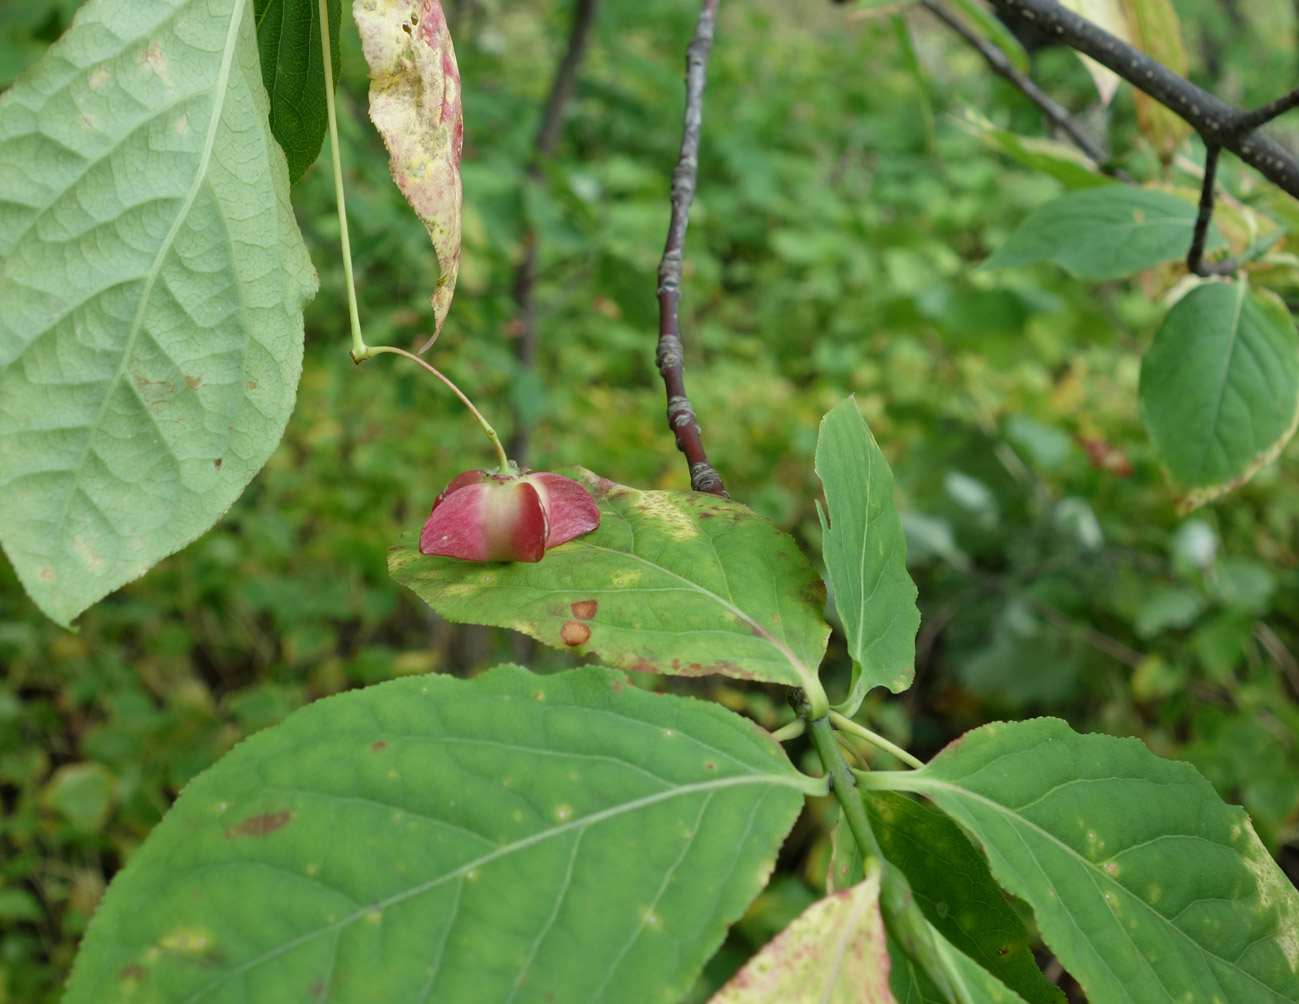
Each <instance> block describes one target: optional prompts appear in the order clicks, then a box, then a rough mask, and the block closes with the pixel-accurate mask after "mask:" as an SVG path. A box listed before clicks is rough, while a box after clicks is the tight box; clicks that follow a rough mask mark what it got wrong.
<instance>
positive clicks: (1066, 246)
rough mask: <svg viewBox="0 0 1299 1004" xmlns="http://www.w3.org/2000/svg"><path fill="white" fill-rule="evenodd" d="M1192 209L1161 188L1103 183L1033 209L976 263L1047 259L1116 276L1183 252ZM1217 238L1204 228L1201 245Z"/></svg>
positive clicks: (1089, 274)
mask: <svg viewBox="0 0 1299 1004" xmlns="http://www.w3.org/2000/svg"><path fill="white" fill-rule="evenodd" d="M1195 214H1196V208H1195V206H1194V205H1192V204H1191V203H1189V202H1184V201H1182V200H1181V199H1179V198H1177V197H1176V196H1173V195H1169V194H1168V193H1167V192H1160V191H1155V190H1153V189H1149V188H1133V187H1131V186H1130V185H1119V184H1109V185H1103V186H1100V187H1097V188H1083V189H1079V190H1078V191H1075V192H1070V193H1069V194H1067V195H1062V196H1060V198H1058V199H1052V200H1051V201H1050V202H1048V203H1046V204H1044V205H1042V206H1039V207H1038V208H1037V209H1035V210H1034V211H1033V212H1032V213H1031V214H1030V215H1029V217H1028V219H1026V220H1025V221H1024V222H1023V223H1022V224H1020V226H1019V228H1018V229H1017V230H1016V231H1015V232H1014V233H1012V234H1011V235H1010V237H1009V238H1008V239H1007V240H1006V243H1005V244H1003V245H1002V246H1001V247H999V248H998V249H997V251H996V253H995V254H993V256H992V257H991V258H989V259H988V260H987V261H986V262H984V263H983V267H984V268H1011V267H1014V266H1017V265H1033V264H1036V263H1037V262H1043V261H1050V262H1055V263H1056V264H1057V265H1059V266H1060V267H1061V268H1064V269H1066V270H1067V271H1068V272H1069V273H1071V274H1072V275H1075V276H1077V277H1078V278H1079V279H1117V278H1119V277H1120V276H1124V275H1132V274H1133V273H1135V272H1140V271H1142V270H1143V269H1147V268H1151V267H1153V266H1155V265H1159V264H1162V263H1163V262H1169V261H1178V260H1179V259H1182V258H1185V257H1186V252H1187V249H1188V248H1189V247H1190V246H1191V231H1192V229H1193V228H1194V225H1195ZM1222 243H1223V241H1222V239H1221V237H1220V236H1219V235H1218V232H1217V229H1216V228H1213V227H1211V228H1210V230H1209V239H1208V242H1207V245H1208V248H1209V249H1210V250H1211V249H1213V248H1215V247H1218V246H1221V244H1222Z"/></svg>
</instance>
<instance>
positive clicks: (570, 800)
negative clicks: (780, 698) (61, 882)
mask: <svg viewBox="0 0 1299 1004" xmlns="http://www.w3.org/2000/svg"><path fill="white" fill-rule="evenodd" d="M806 784H807V779H806V778H805V777H803V776H802V775H800V774H798V773H797V772H796V771H795V770H794V769H793V767H792V766H791V765H790V763H789V761H788V760H786V759H785V757H784V755H783V753H782V752H781V751H780V749H779V747H778V746H777V745H776V744H775V743H773V742H771V740H770V739H769V738H768V737H767V736H766V735H765V734H764V733H763V732H762V731H761V730H760V729H758V728H756V727H755V726H753V725H751V724H750V723H749V722H747V721H745V720H744V719H742V718H740V717H739V716H737V715H734V714H732V713H730V712H728V711H726V710H724V709H722V708H720V707H718V706H716V705H712V704H707V703H704V702H701V701H696V700H693V699H689V698H679V697H664V696H658V695H652V694H648V693H645V692H643V691H639V690H637V689H636V688H634V687H632V686H631V685H630V684H629V683H627V682H626V680H625V679H624V678H623V677H622V676H621V674H618V673H612V672H610V671H607V670H602V669H596V668H584V669H580V670H575V671H572V672H569V673H563V674H559V675H555V676H549V677H545V678H539V677H536V676H534V675H532V674H530V673H529V672H527V671H526V670H523V669H520V668H517V667H501V668H498V669H495V670H493V671H490V672H488V673H486V674H484V675H482V676H479V677H477V678H476V679H474V680H469V681H465V680H457V679H453V678H450V677H441V676H428V677H412V678H406V679H402V680H397V681H393V682H390V683H386V684H382V685H380V686H377V687H370V688H368V689H366V690H360V691H352V692H351V693H347V694H343V695H340V696H337V697H331V698H327V699H325V700H322V701H318V702H316V703H315V704H312V705H310V706H308V707H306V708H304V709H302V710H301V711H298V712H296V713H294V714H293V715H291V716H289V718H287V719H286V720H285V721H284V722H283V723H282V724H281V725H279V726H277V727H275V728H272V729H267V730H266V731H263V732H260V733H258V734H257V735H255V736H253V737H252V738H251V739H249V740H248V741H247V742H245V743H243V744H242V745H240V746H239V747H237V748H236V749H235V750H234V751H233V752H232V753H230V754H228V755H227V756H226V757H225V758H224V759H222V760H221V761H220V762H219V763H218V764H217V765H216V766H215V767H213V768H212V769H211V770H209V771H208V772H207V773H205V774H203V775H201V776H200V777H199V778H198V779H197V780H196V781H194V782H193V783H191V784H190V785H189V786H188V787H187V788H186V789H185V791H184V793H183V794H182V795H181V797H180V799H179V800H178V801H177V803H176V805H175V807H174V808H173V809H172V811H171V812H170V813H168V815H167V817H166V818H165V819H164V820H163V822H162V823H161V824H160V825H159V826H158V827H157V829H155V830H154V832H153V833H152V834H151V835H150V837H149V838H148V840H147V841H146V842H145V843H144V845H143V846H142V847H141V848H140V850H139V851H137V852H136V853H135V854H134V856H133V857H132V859H131V862H130V864H129V865H128V866H127V868H126V869H125V870H124V871H123V872H122V873H121V874H120V875H119V876H118V877H117V878H116V879H115V880H114V882H113V884H112V886H111V887H110V888H109V890H108V893H107V895H106V896H105V898H104V901H103V903H102V904H101V906H100V908H99V910H98V912H97V914H96V916H95V920H94V922H93V924H92V925H91V928H90V931H89V933H88V934H87V936H86V939H85V942H84V943H83V946H82V949H81V953H80V955H79V956H78V959H77V962H76V965H75V967H74V969H73V973H72V977H71V980H70V983H69V990H68V995H67V997H66V998H65V1001H66V1004H92V1002H93V1004H100V1002H102V1001H103V1000H104V999H105V991H106V988H112V989H113V992H114V999H115V1000H126V1001H130V1000H140V1001H146V1000H158V1001H181V1000H185V1001H190V1002H193V1004H200V1002H218V1001H220V1002H226V1001H241V1002H249V1004H254V1002H272V1001H274V1002H281V1001H307V1000H312V1001H323V1002H328V1004H345V1002H356V1004H371V1002H374V1001H380V1000H391V1001H420V1000H423V1001H455V1002H456V1004H476V1002H481V1004H499V1002H501V1001H507V1000H508V1001H514V1002H516V1004H527V1002H536V1004H541V1002H545V1001H565V1002H579V1001H590V1002H595V1001H614V1000H637V1001H645V1002H654V1001H662V1002H664V1004H667V1002H672V1001H676V1000H678V999H679V998H680V996H681V994H682V993H683V992H684V991H685V990H686V989H687V988H688V987H689V985H690V983H691V981H692V980H693V978H694V976H695V975H696V973H697V972H698V970H699V969H700V967H701V966H702V965H703V963H704V961H705V959H706V958H707V957H708V956H709V955H710V954H711V953H712V952H713V951H714V950H715V949H716V948H717V946H718V944H719V943H720V942H721V940H722V936H723V934H724V931H725V928H726V925H727V924H729V923H730V922H731V921H733V920H735V919H736V917H737V916H738V915H739V914H740V913H741V912H742V911H743V910H744V908H745V906H746V905H747V904H748V903H749V902H750V900H752V899H753V897H754V896H755V895H756V894H757V892H758V890H759V889H760V888H761V886H762V884H763V883H764V882H765V879H766V876H767V875H768V874H769V873H770V871H771V868H772V866H773V864H774V861H775V855H776V851H777V849H778V848H779V846H780V842H781V840H782V838H783V837H784V835H785V833H786V831H787V830H788V829H789V828H790V826H791V825H792V824H793V821H794V819H795V817H796V816H797V814H798V811H799V808H800V806H801V805H802V800H803V799H802V794H803V790H804V788H805V786H806Z"/></svg>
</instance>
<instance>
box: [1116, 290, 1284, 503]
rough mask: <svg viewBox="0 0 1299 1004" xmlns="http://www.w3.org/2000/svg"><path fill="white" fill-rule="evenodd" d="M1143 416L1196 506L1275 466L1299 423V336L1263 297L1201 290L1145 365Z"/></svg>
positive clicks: (1177, 312) (1178, 311)
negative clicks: (1263, 468) (1261, 470)
mask: <svg viewBox="0 0 1299 1004" xmlns="http://www.w3.org/2000/svg"><path fill="white" fill-rule="evenodd" d="M1140 400H1141V417H1142V421H1143V422H1144V423H1145V426H1146V429H1147V430H1148V431H1149V433H1150V438H1151V439H1152V440H1153V441H1154V444H1155V450H1156V452H1157V453H1158V454H1159V459H1160V462H1161V463H1163V465H1164V467H1165V468H1167V469H1168V473H1169V474H1170V475H1171V477H1172V479H1173V480H1174V481H1175V482H1177V484H1178V485H1180V486H1181V487H1182V488H1184V489H1187V490H1188V493H1187V498H1186V507H1187V508H1193V507H1194V506H1196V505H1199V504H1201V503H1203V502H1207V501H1209V500H1211V499H1213V498H1216V497H1217V496H1219V495H1222V494H1224V493H1225V492H1227V491H1230V490H1231V489H1232V488H1234V487H1236V486H1237V485H1240V484H1243V483H1244V482H1245V481H1248V480H1249V479H1250V478H1251V477H1253V476H1254V474H1255V473H1257V472H1258V470H1259V469H1260V468H1262V467H1264V466H1265V465H1267V464H1269V463H1271V461H1272V460H1273V459H1275V458H1276V456H1277V455H1278V454H1279V453H1280V452H1281V450H1282V448H1284V446H1285V444H1286V443H1288V442H1289V441H1290V438H1291V437H1292V436H1293V435H1294V432H1295V426H1296V423H1299V337H1297V336H1296V333H1295V326H1294V321H1293V319H1292V318H1291V317H1290V314H1289V311H1287V310H1286V309H1285V306H1284V305H1283V304H1282V303H1281V302H1280V301H1279V300H1278V299H1277V298H1276V297H1275V295H1274V294H1271V293H1267V292H1251V291H1250V289H1249V284H1248V282H1247V280H1246V279H1245V277H1244V276H1242V277H1241V278H1240V279H1238V280H1237V281H1236V282H1234V283H1224V282H1208V283H1204V284H1203V285H1200V286H1197V287H1195V289H1193V290H1191V291H1190V292H1189V293H1187V294H1186V296H1184V297H1182V299H1181V300H1179V301H1178V302H1177V303H1176V304H1175V305H1174V306H1173V309H1172V310H1170V311H1169V312H1168V316H1167V317H1166V318H1165V319H1164V323H1163V324H1162V325H1161V326H1160V328H1159V332H1158V333H1157V334H1156V335H1155V340H1154V342H1153V343H1152V344H1151V346H1150V349H1149V350H1148V351H1147V352H1146V354H1145V357H1144V358H1143V359H1142V361H1141V386H1140Z"/></svg>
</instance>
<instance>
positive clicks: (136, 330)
mask: <svg viewBox="0 0 1299 1004" xmlns="http://www.w3.org/2000/svg"><path fill="white" fill-rule="evenodd" d="M248 3H249V0H234V7H233V9H232V10H231V14H230V28H229V29H228V31H227V32H226V44H225V49H224V51H223V52H222V54H221V68H220V70H219V71H218V73H217V77H216V80H215V81H214V82H213V84H212V86H211V87H210V88H201V89H199V90H197V91H195V92H194V94H193V95H191V97H194V96H197V95H199V94H203V93H205V92H207V91H209V90H211V91H212V92H213V93H214V95H215V97H214V98H213V102H212V116H211V118H210V119H209V121H208V127H207V134H206V135H205V136H204V138H203V153H202V156H201V157H200V158H199V163H198V167H197V168H196V170H195V172H194V181H193V182H192V183H191V184H190V187H189V190H188V191H187V192H186V193H185V198H184V200H182V202H181V204H180V206H179V208H178V209H177V211H176V218H175V219H174V220H173V221H172V224H171V228H170V229H169V230H168V231H167V235H166V236H165V237H164V238H163V240H162V243H161V244H160V245H159V247H158V252H157V254H155V255H154V258H153V265H152V266H151V267H150V268H149V271H148V273H147V274H146V276H145V280H144V288H143V289H141V291H140V302H139V305H138V306H137V307H136V311H135V317H134V318H133V319H132V321H131V328H130V330H129V331H128V333H127V336H126V342H125V344H124V345H123V346H122V358H121V360H120V361H119V362H118V365H117V371H116V372H115V373H114V374H113V376H112V377H111V378H110V379H109V381H108V383H107V385H106V386H105V388H104V395H103V397H102V399H101V400H100V402H99V408H98V409H97V410H96V411H95V417H94V418H93V419H92V420H91V422H90V423H89V424H88V425H87V426H86V429H87V433H86V443H85V446H83V447H82V450H81V455H80V456H79V457H78V458H77V463H76V465H75V466H74V467H72V468H70V469H69V470H68V472H67V473H68V474H69V475H70V476H71V478H72V484H71V486H70V487H69V489H68V491H67V493H66V494H65V495H64V498H63V505H62V506H61V507H60V509H59V516H58V519H57V521H56V522H55V524H54V529H53V531H52V534H51V535H52V536H53V537H54V538H58V537H60V536H61V535H62V533H63V529H64V526H65V524H66V523H67V519H68V513H69V511H70V510H71V508H72V499H73V496H74V495H75V494H76V486H77V485H78V484H79V482H80V480H81V472H82V470H83V469H84V467H85V465H86V459H87V458H88V457H89V456H90V450H91V446H92V445H93V444H94V441H95V433H96V431H97V430H98V429H99V426H100V423H101V422H102V421H103V418H104V413H105V412H106V411H107V410H108V402H109V401H110V400H111V399H112V396H113V392H114V391H115V390H116V389H117V386H118V385H119V384H120V383H121V382H122V378H123V377H124V376H125V375H126V370H127V367H128V364H129V363H130V360H131V358H132V355H133V353H134V351H135V343H136V340H137V339H138V338H139V336H140V331H141V330H142V329H143V327H144V315H145V311H146V310H147V309H148V307H149V299H150V297H151V296H152V294H153V287H154V284H155V283H156V282H157V281H158V276H159V274H160V273H161V271H162V266H163V262H164V261H165V260H166V258H167V256H168V255H169V254H170V253H171V248H172V244H173V243H174V242H175V240H176V236H177V234H179V233H180V230H181V227H182V226H183V225H184V223H185V220H186V219H187V218H188V217H189V211H190V209H192V208H193V205H194V200H195V199H197V198H198V193H199V191H200V190H201V189H202V187H203V185H204V183H205V182H206V181H207V174H208V166H209V165H210V164H211V161H212V153H213V150H214V149H215V147H216V134H217V130H218V129H219V128H220V125H221V113H222V111H223V110H224V107H225V101H226V94H227V90H228V86H229V83H230V74H231V71H232V69H233V66H234V60H235V53H236V52H237V50H238V47H239V29H240V27H241V25H242V23H243V17H244V13H245V11H246V10H247V7H248Z"/></svg>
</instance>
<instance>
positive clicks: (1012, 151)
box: [956, 108, 1113, 188]
mask: <svg viewBox="0 0 1299 1004" xmlns="http://www.w3.org/2000/svg"><path fill="white" fill-rule="evenodd" d="M956 124H957V125H959V126H961V127H963V128H964V129H965V130H966V132H968V133H970V134H971V135H972V136H974V137H975V138H977V139H978V140H980V141H981V142H983V143H984V144H985V145H986V146H988V147H991V148H992V149H993V150H998V151H1000V152H1001V153H1004V154H1006V156H1008V157H1012V158H1014V159H1015V160H1017V161H1019V162H1020V163H1021V164H1023V165H1024V166H1025V167H1031V168H1033V170H1035V171H1040V172H1042V173H1043V174H1045V175H1047V176H1049V177H1052V178H1055V179H1056V180H1058V181H1060V182H1063V183H1064V185H1065V187H1066V188H1097V187H1099V186H1102V185H1112V184H1113V180H1112V179H1110V178H1107V177H1105V175H1103V174H1101V173H1100V172H1099V171H1098V170H1097V169H1096V167H1095V165H1094V164H1093V163H1092V162H1091V161H1090V160H1089V159H1088V158H1087V155H1086V154H1084V153H1083V152H1082V151H1080V150H1079V149H1078V148H1077V147H1075V146H1071V145H1070V144H1068V143H1065V142H1063V141H1061V140H1056V139H1046V138H1045V137H1041V136H1021V135H1019V134H1018V133H1016V132H1013V131H1011V130H1010V129H1003V128H1002V127H1000V126H998V125H996V124H994V123H993V122H992V120H990V119H988V118H987V117H986V116H984V115H982V114H980V113H979V112H977V111H975V110H973V109H971V108H966V109H965V110H964V111H963V112H962V115H961V117H960V118H958V119H956Z"/></svg>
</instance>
